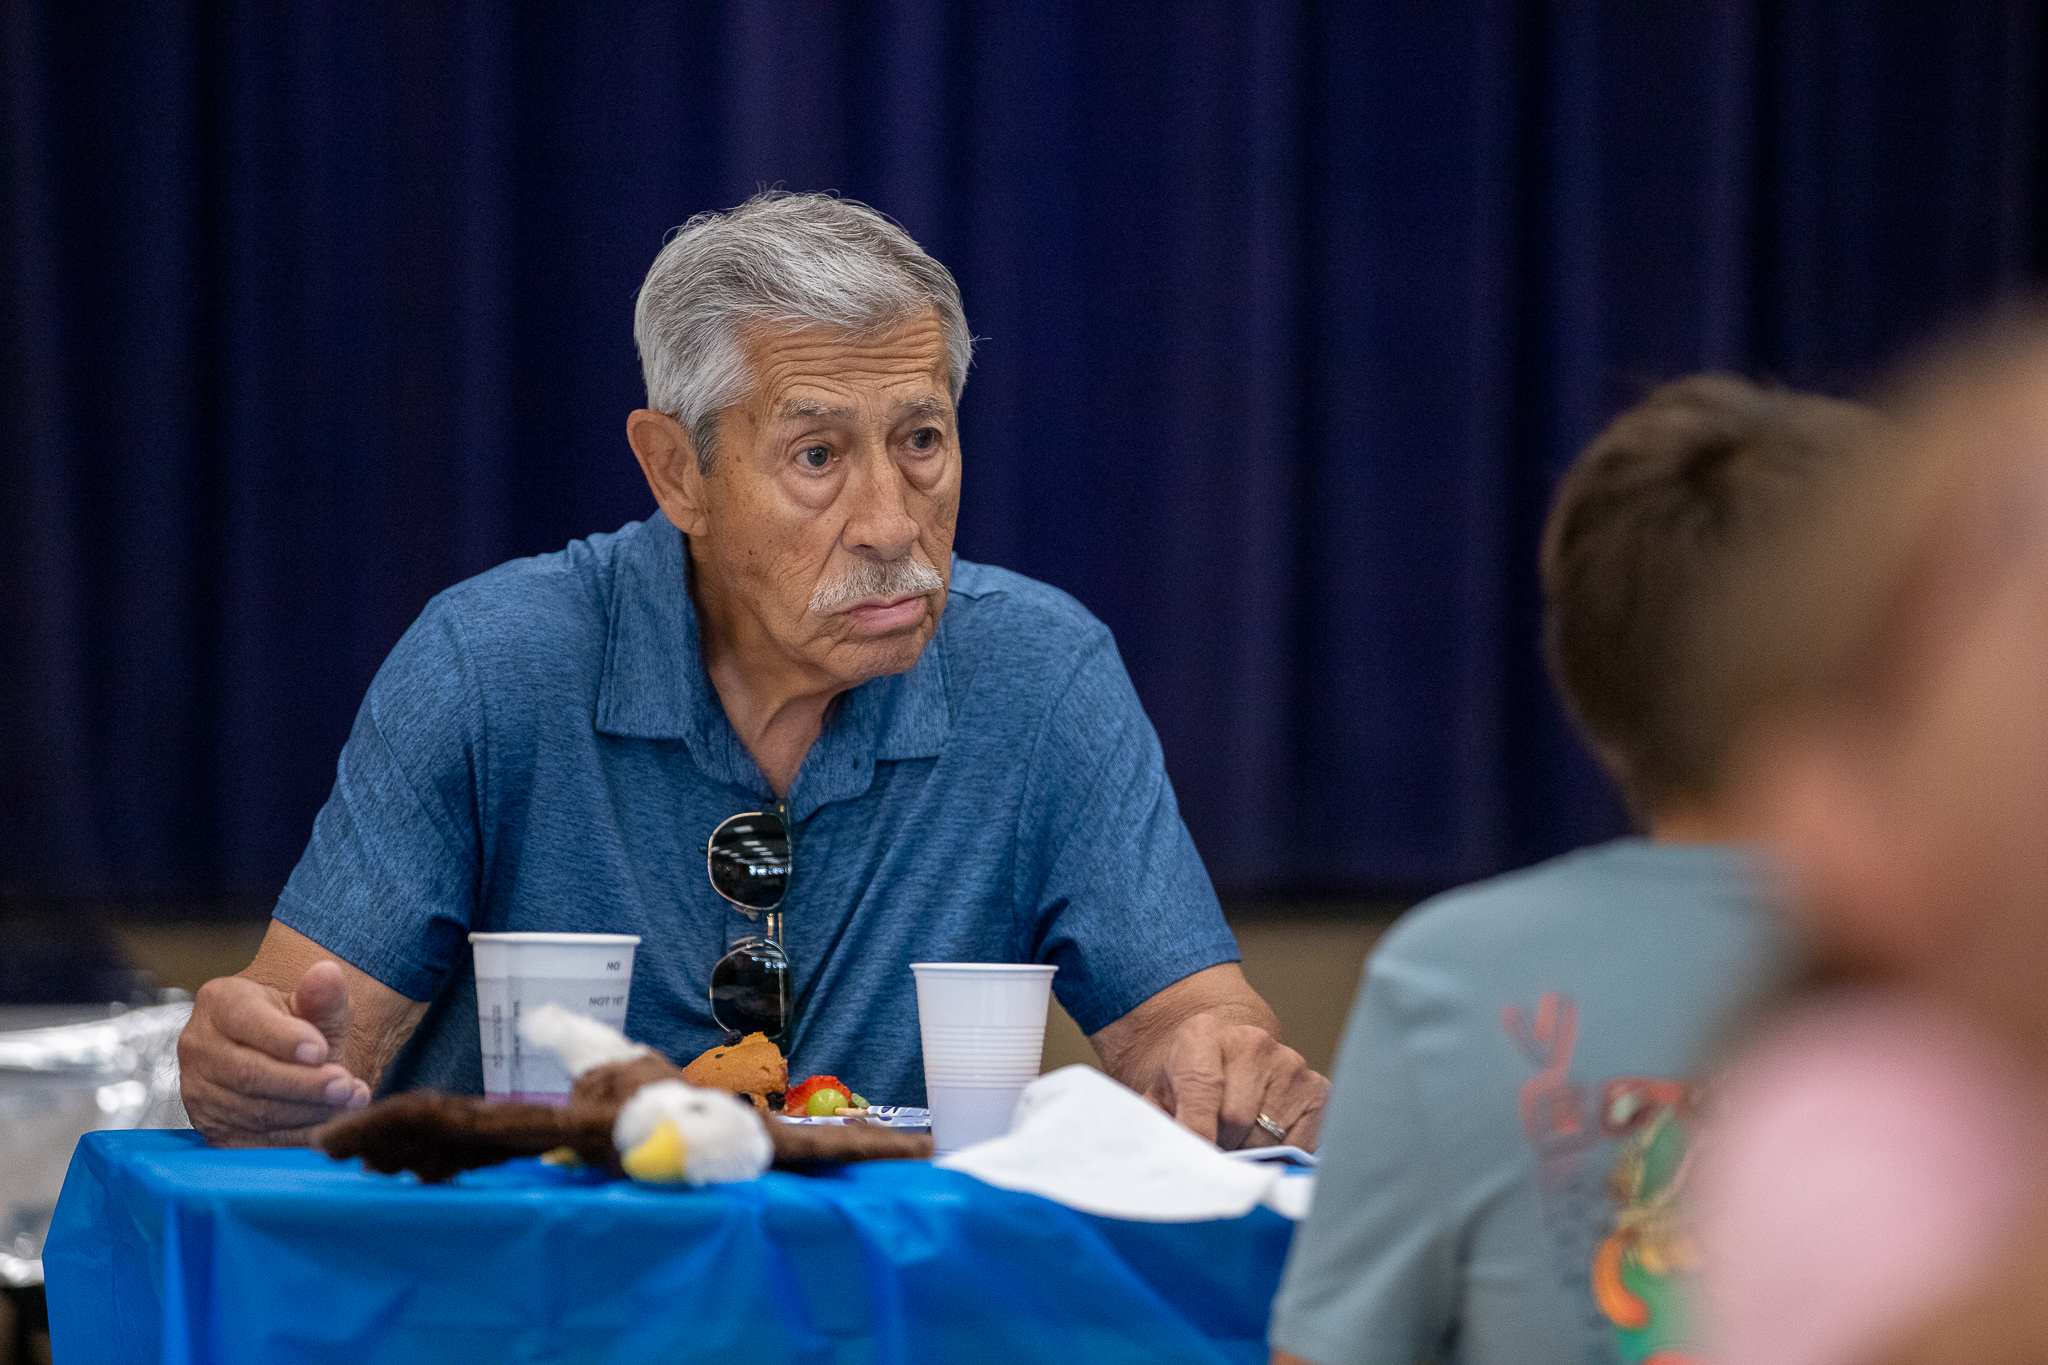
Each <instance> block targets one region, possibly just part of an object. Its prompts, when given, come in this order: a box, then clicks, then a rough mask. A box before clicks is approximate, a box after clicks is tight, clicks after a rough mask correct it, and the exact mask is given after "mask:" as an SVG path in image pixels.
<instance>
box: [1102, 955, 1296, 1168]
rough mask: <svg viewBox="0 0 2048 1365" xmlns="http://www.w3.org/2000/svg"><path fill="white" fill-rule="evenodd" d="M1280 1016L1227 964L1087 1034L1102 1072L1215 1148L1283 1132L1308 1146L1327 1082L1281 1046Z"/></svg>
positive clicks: (1257, 1143) (1267, 1142) (1256, 1143)
mask: <svg viewBox="0 0 2048 1365" xmlns="http://www.w3.org/2000/svg"><path fill="white" fill-rule="evenodd" d="M1279 1032H1280V1030H1279V1023H1278V1021H1277V1020H1276V1019H1274V1017H1273V1011H1272V1010H1271V1009H1269V1008H1267V1006H1266V1002H1265V1001H1263V1000H1261V999H1259V996H1258V993H1257V992H1256V991H1254V990H1253V989H1252V988H1251V986H1250V985H1249V984H1248V983H1247V982H1246V981H1245V979H1244V973H1243V972H1242V971H1241V970H1240V969H1239V968H1238V966H1237V964H1236V963H1234V962H1233V963H1225V964H1223V965H1222V966H1217V967H1211V968H1209V969H1208V970H1206V971H1200V972H1196V973H1195V974H1194V975H1193V976H1190V977H1187V978H1185V979H1184V980H1181V981H1177V982H1175V983H1174V984H1173V985H1171V986H1168V987H1167V988H1166V989H1165V990H1163V991H1161V992H1159V994H1157V995H1155V996H1153V997H1152V998H1151V999H1150V1000H1147V1001H1145V1002H1144V1003H1143V1004H1141V1005H1139V1006H1138V1007H1137V1008H1136V1009H1134V1010H1132V1011H1131V1012H1130V1013H1129V1014H1126V1015H1125V1016H1124V1017H1123V1018H1121V1019H1119V1020H1117V1021H1116V1022H1115V1023H1113V1024H1111V1025H1110V1026H1109V1027H1107V1028H1105V1029H1103V1030H1102V1031H1101V1032H1099V1033H1097V1034H1095V1035H1094V1036H1093V1038H1091V1039H1090V1041H1091V1042H1093V1043H1094V1044H1095V1050H1096V1052H1097V1054H1098V1055H1100V1056H1101V1058H1102V1061H1103V1067H1104V1069H1105V1070H1107V1071H1108V1072H1109V1074H1110V1075H1112V1076H1114V1077H1116V1078H1117V1079H1118V1080H1120V1081H1122V1082H1123V1083H1124V1084H1125V1085H1128V1086H1130V1087H1131V1088H1132V1089H1133V1090H1136V1091H1138V1092H1139V1093H1140V1094H1142V1095H1144V1096H1145V1097H1146V1098H1148V1099H1150V1100H1152V1101H1153V1102H1155V1103H1156V1104H1158V1105H1159V1106H1160V1107H1161V1108H1162V1109H1164V1110H1165V1111H1166V1112H1167V1113H1169V1114H1171V1115H1173V1117H1174V1118H1175V1119H1176V1120H1178V1121H1179V1122H1180V1123H1181V1124H1182V1126H1184V1127H1186V1128H1187V1129H1189V1130H1190V1131H1192V1132H1194V1133H1196V1134H1198V1135H1199V1136H1201V1137H1205V1138H1208V1139H1209V1140H1210V1141H1212V1142H1215V1143H1216V1144H1218V1145H1219V1146H1221V1147H1224V1148H1227V1149H1234V1148H1238V1147H1266V1146H1271V1145H1274V1144H1275V1143H1277V1142H1278V1141H1280V1139H1278V1138H1276V1137H1274V1136H1273V1135H1272V1134H1270V1133H1268V1132H1266V1131H1265V1129H1263V1128H1261V1127H1259V1125H1258V1118H1259V1115H1261V1114H1264V1115H1265V1116H1266V1117H1267V1118H1268V1119H1269V1120H1271V1121H1272V1122H1273V1123H1274V1124H1275V1125H1276V1126H1278V1127H1279V1128H1280V1129H1281V1130H1282V1131H1283V1132H1285V1133H1286V1135H1287V1137H1286V1140H1287V1141H1288V1142H1290V1143H1293V1144H1294V1145H1296V1146H1298V1147H1302V1148H1305V1149H1307V1150H1309V1151H1314V1150H1315V1146H1316V1140H1317V1137H1318V1135H1319V1130H1320V1129H1321V1127H1322V1121H1323V1106H1324V1105H1325V1104H1326V1103H1327V1102H1328V1099H1329V1094H1330V1083H1329V1082H1328V1081H1327V1080H1325V1079H1324V1078H1323V1077H1321V1076H1319V1075H1317V1074H1316V1073H1315V1072H1313V1071H1311V1070H1309V1068H1308V1063H1306V1062H1304V1061H1303V1060H1302V1059H1301V1054H1300V1053H1298V1052H1296V1051H1295V1050H1294V1049H1293V1048H1290V1047H1288V1046H1286V1045H1285V1044H1283V1043H1282V1042H1281V1041H1280V1038H1279Z"/></svg>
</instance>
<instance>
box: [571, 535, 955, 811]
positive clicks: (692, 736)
mask: <svg viewBox="0 0 2048 1365" xmlns="http://www.w3.org/2000/svg"><path fill="white" fill-rule="evenodd" d="M620 538H621V540H622V541H623V545H622V547H621V551H620V554H619V557H618V560H617V570H616V572H615V573H614V574H613V577H612V588H611V601H610V602H609V604H608V607H609V610H608V613H607V614H608V617H609V622H610V628H609V632H608V634H607V638H606V641H605V657H604V670H603V673H602V675H601V676H600V678H599V680H598V688H597V715H596V722H595V723H596V726H597V729H598V730H599V731H600V732H601V733H603V734H607V735H616V736H618V737H620V738H622V739H653V740H680V741H681V742H682V743H683V744H684V745H685V746H686V747H687V748H688V749H689V752H690V756H691V757H692V758H693V759H695V760H696V763H697V766H698V767H700V768H702V769H703V770H704V772H705V773H706V775H707V776H710V777H712V778H714V779H716V780H718V781H720V782H724V783H727V784H729V785H731V786H736V787H744V788H749V789H751V790H753V791H755V792H757V793H758V794H760V795H761V796H762V797H763V799H764V800H765V799H767V797H768V791H769V789H768V782H767V779H766V778H764V777H763V776H762V775H761V769H760V766H759V765H758V764H756V763H755V762H754V757H753V755H752V754H750V753H748V752H747V748H746V746H745V745H744V744H742V743H740V738H739V735H738V734H736V733H735V732H734V731H733V728H732V722H730V721H729V720H727V719H726V715H725V707H724V705H723V704H722V703H721V702H720V701H719V699H718V693H717V692H716V691H715V690H714V689H713V688H712V686H711V679H710V677H709V675H707V674H706V673H705V672H704V663H703V656H702V653H701V651H700V650H699V648H698V627H697V607H696V604H695V603H694V602H692V601H691V600H690V574H689V555H688V551H687V548H686V546H687V541H686V540H685V538H684V536H683V534H682V533H681V532H680V531H678V530H676V528H675V525H674V524H673V523H672V522H670V521H669V519H668V517H667V516H666V515H665V514H664V513H661V512H656V513H655V514H654V515H653V516H651V517H649V518H648V519H647V520H646V521H644V522H641V523H640V524H639V525H638V526H635V527H632V528H630V529H629V530H627V531H625V532H622V533H621V537H620ZM945 644H946V625H945V622H944V620H941V621H940V623H939V630H938V633H937V634H936V635H935V636H934V637H933V638H932V641H931V643H930V644H928V645H926V646H925V650H924V653H923V654H922V655H920V656H919V657H918V660H917V663H916V664H915V665H914V666H913V667H912V668H911V669H910V671H909V672H907V673H897V674H892V675H890V676H888V677H882V678H875V679H872V680H871V681H869V682H865V683H863V684H861V685H860V686H859V687H856V688H854V689H853V690H852V691H851V692H848V693H846V694H844V695H843V696H841V697H840V699H839V701H838V703H837V704H836V705H835V707H834V708H833V711H832V713H831V714H830V716H829V717H828V718H827V720H826V723H825V729H824V732H823V733H822V734H820V735H819V736H818V741H817V743H815V744H813V745H812V746H811V751H810V753H809V754H807V755H806V756H805V757H804V766H803V768H802V770H801V771H799V772H798V773H797V777H796V782H795V784H794V785H793V786H792V787H791V789H790V793H789V803H790V808H791V810H790V813H791V815H792V817H793V818H795V819H798V820H801V819H803V818H804V817H805V816H807V815H809V814H810V813H811V811H813V810H816V809H817V808H818V807H819V806H822V805H825V804H827V803H828V802H832V801H845V800H849V799H851V798H853V797H857V796H859V795H861V794H862V793H864V792H866V791H867V789H868V787H869V786H870V785H871V784H872V783H873V781H874V769H875V764H876V763H877V762H888V761H896V760H902V759H917V758H936V757H937V756H938V754H939V752H940V750H941V749H943V748H944V747H945V742H946V735H947V733H948V732H949V731H950V729H951V728H952V721H951V715H950V713H949V709H948V706H947V702H946V674H945Z"/></svg>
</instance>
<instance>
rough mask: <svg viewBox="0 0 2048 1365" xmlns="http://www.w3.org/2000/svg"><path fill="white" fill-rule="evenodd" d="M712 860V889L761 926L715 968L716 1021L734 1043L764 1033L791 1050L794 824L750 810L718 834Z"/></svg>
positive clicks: (726, 823) (711, 850) (713, 1003)
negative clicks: (786, 912) (785, 919)
mask: <svg viewBox="0 0 2048 1365" xmlns="http://www.w3.org/2000/svg"><path fill="white" fill-rule="evenodd" d="M705 861H706V865H707V868H708V870H709V871H710V874H711V889H712V890H714V891H716V892H717V893H718V894H719V895H721V896H723V897H725V899H726V900H728V901H730V902H732V903H733V904H734V905H735V906H737V907H738V908H739V911H740V913H741V914H743V915H745V916H746V917H747V918H748V919H751V920H756V921H758V922H760V924H761V932H760V933H758V934H748V935H747V936H745V937H744V938H741V939H740V940H739V941H738V942H736V943H734V944H733V945H732V947H731V948H730V949H729V950H728V951H727V952H726V954H725V956H724V957H721V958H720V959H718V961H717V962H716V963H714V964H713V965H712V968H711V1017H712V1018H713V1019H714V1020H716V1021H717V1022H718V1026H719V1027H720V1028H722V1029H724V1030H725V1031H726V1032H727V1033H729V1034H731V1035H733V1036H734V1037H735V1038H737V1037H739V1036H740V1035H743V1034H748V1033H765V1034H767V1035H768V1037H769V1038H770V1039H771V1040H773V1041H774V1043H775V1045H776V1046H777V1047H781V1048H785V1049H786V1048H787V1046H788V1041H789V1028H790V1025H791V1024H792V1023H794V1022H795V1020H794V1018H793V1015H794V1013H795V1011H794V1009H793V1008H792V1006H791V997H790V983H789V955H788V954H787V953H785V952H784V951H783V948H782V897H783V894H784V893H785V892H786V891H787V890H788V889H789V873H790V849H789V826H788V825H786V824H784V823H783V819H782V816H781V815H780V814H778V813H777V812H775V811H762V810H755V811H747V812H744V813H743V814H740V815H735V816H733V817H732V818H730V819H728V820H725V821H723V822H721V823H720V824H719V826H718V828H717V829H714V830H712V831H711V842H710V844H709V845H708V846H707V848H706V852H705Z"/></svg>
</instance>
